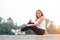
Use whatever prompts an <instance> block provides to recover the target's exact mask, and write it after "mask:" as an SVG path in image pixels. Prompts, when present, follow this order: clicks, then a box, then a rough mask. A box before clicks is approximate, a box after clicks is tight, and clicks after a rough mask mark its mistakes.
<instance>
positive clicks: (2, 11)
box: [0, 0, 60, 25]
mask: <svg viewBox="0 0 60 40" xmlns="http://www.w3.org/2000/svg"><path fill="white" fill-rule="evenodd" d="M59 4H60V1H59V0H0V17H2V18H4V19H5V20H7V18H9V17H11V18H12V19H13V21H14V23H17V25H21V24H25V23H27V22H28V21H29V20H30V19H32V20H34V19H35V12H36V10H38V9H40V10H41V11H42V12H43V14H44V16H45V17H46V18H48V19H50V20H52V21H53V22H54V23H55V25H60V15H59V14H60V5H59Z"/></svg>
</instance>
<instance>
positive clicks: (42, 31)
mask: <svg viewBox="0 0 60 40" xmlns="http://www.w3.org/2000/svg"><path fill="white" fill-rule="evenodd" d="M29 24H32V23H29ZM28 29H31V30H33V31H34V32H35V33H36V34H37V35H43V34H44V33H45V30H43V29H40V28H37V27H36V26H29V27H27V26H26V27H24V28H22V29H21V31H26V30H28Z"/></svg>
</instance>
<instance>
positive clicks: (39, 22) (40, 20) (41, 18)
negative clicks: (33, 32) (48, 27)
mask: <svg viewBox="0 0 60 40" xmlns="http://www.w3.org/2000/svg"><path fill="white" fill-rule="evenodd" d="M43 20H45V18H44V17H43V16H42V17H40V18H39V20H38V22H37V23H35V24H27V25H26V26H38V25H40V24H41V23H42V21H43Z"/></svg>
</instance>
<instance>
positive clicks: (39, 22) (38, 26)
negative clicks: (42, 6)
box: [16, 10, 46, 35]
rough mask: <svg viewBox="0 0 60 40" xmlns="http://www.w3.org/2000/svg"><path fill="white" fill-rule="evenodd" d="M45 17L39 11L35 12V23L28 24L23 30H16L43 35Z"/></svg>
mask: <svg viewBox="0 0 60 40" xmlns="http://www.w3.org/2000/svg"><path fill="white" fill-rule="evenodd" d="M45 22H46V20H45V17H44V15H43V13H42V11H41V10H37V11H36V22H35V23H31V22H30V23H28V24H26V25H25V26H26V27H24V28H22V29H18V30H16V31H17V32H23V31H26V30H28V29H31V30H33V31H34V32H35V33H36V34H37V35H43V34H44V33H45V24H46V23H45Z"/></svg>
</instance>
